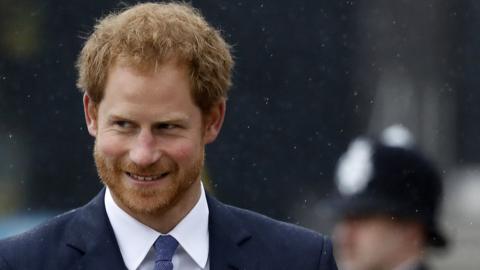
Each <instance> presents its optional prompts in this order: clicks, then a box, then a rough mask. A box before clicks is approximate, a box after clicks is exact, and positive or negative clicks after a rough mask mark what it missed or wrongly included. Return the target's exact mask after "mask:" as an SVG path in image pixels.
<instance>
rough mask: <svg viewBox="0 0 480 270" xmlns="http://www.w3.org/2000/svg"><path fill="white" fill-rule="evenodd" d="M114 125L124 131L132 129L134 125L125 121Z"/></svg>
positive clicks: (118, 121)
mask: <svg viewBox="0 0 480 270" xmlns="http://www.w3.org/2000/svg"><path fill="white" fill-rule="evenodd" d="M113 125H114V126H116V127H119V128H122V129H127V128H131V127H132V126H133V125H132V123H130V122H128V121H125V120H117V121H114V122H113Z"/></svg>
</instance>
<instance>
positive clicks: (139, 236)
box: [105, 184, 209, 269]
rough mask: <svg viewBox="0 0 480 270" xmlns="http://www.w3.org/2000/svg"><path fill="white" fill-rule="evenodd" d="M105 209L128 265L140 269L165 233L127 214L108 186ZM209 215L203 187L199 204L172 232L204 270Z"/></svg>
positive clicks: (130, 267)
mask: <svg viewBox="0 0 480 270" xmlns="http://www.w3.org/2000/svg"><path fill="white" fill-rule="evenodd" d="M105 210H106V212H107V216H108V219H109V220H110V223H111V225H112V228H113V231H114V233H115V237H116V239H117V243H118V246H119V248H120V252H121V254H122V257H123V260H124V262H125V265H126V266H127V268H128V269H137V268H138V267H139V265H140V264H141V263H142V261H143V260H144V259H145V257H146V256H147V253H148V251H149V250H150V248H151V247H152V245H153V243H154V242H155V240H157V238H158V237H159V236H160V235H161V233H159V232H157V231H155V230H154V229H152V228H150V227H148V226H146V225H144V224H142V223H141V222H139V221H138V220H136V219H135V218H133V217H132V216H130V215H129V214H127V213H126V212H125V211H123V209H121V208H120V207H119V206H118V205H117V204H116V203H115V201H114V200H113V198H112V195H111V193H110V189H108V187H107V190H106V192H105ZM208 215H209V210H208V204H207V200H206V196H205V190H204V189H203V184H202V187H201V193H200V199H199V200H198V202H197V203H196V204H195V206H194V207H193V208H192V210H191V211H190V212H189V213H188V214H187V215H186V216H185V217H184V218H183V219H182V220H181V221H180V222H179V223H178V224H177V225H176V226H175V227H174V228H173V229H172V230H171V231H170V232H169V233H168V234H169V235H171V236H173V237H174V238H175V239H176V240H177V241H178V243H179V245H180V246H182V248H183V249H184V250H185V251H186V253H187V254H188V255H189V256H190V257H191V258H192V259H193V260H194V261H195V263H196V264H197V265H198V266H199V267H201V268H202V269H203V268H205V266H206V264H207V261H208V251H209V237H208Z"/></svg>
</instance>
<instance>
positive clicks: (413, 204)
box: [334, 126, 447, 270]
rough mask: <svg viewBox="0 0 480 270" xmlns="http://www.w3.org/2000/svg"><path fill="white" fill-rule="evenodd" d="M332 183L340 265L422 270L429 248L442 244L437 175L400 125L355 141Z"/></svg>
mask: <svg viewBox="0 0 480 270" xmlns="http://www.w3.org/2000/svg"><path fill="white" fill-rule="evenodd" d="M336 184H337V189H338V194H339V200H338V201H337V203H338V205H337V206H338V207H337V209H336V211H337V212H339V213H340V215H339V219H338V223H337V224H336V225H335V228H334V240H335V243H336V245H335V247H336V250H335V251H336V258H337V262H338V263H339V268H340V269H344V270H386V269H388V270H392V269H395V270H420V269H422V270H423V269H427V267H426V265H425V263H424V256H425V253H426V251H427V248H428V247H435V248H444V247H446V245H447V241H446V239H445V237H444V236H443V234H442V233H441V232H440V231H439V229H438V225H437V212H438V208H439V205H440V202H441V198H442V182H441V177H440V175H439V173H438V171H437V170H436V169H435V167H434V166H433V164H432V163H431V162H430V161H429V160H427V159H426V158H425V157H424V156H423V155H422V154H421V153H420V152H418V151H417V150H415V148H414V147H413V144H412V139H411V136H410V135H409V133H408V131H407V130H406V129H405V128H403V127H402V126H393V127H390V128H389V129H387V130H386V131H385V132H384V133H383V136H382V137H381V138H380V139H371V138H370V139H369V138H358V139H356V140H354V141H353V142H352V143H351V145H350V147H349V149H348V151H347V152H346V153H345V154H344V155H343V156H342V157H341V158H340V160H339V162H338V165H337V172H336Z"/></svg>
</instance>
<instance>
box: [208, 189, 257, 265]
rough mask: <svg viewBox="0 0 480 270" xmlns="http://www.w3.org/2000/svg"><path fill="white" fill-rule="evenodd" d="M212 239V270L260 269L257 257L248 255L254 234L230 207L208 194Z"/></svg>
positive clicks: (209, 226)
mask: <svg viewBox="0 0 480 270" xmlns="http://www.w3.org/2000/svg"><path fill="white" fill-rule="evenodd" d="M207 202H208V208H209V210H210V217H209V225H208V228H209V235H210V236H209V237H210V270H223V269H248V270H250V269H258V261H256V259H255V258H256V257H257V256H252V255H253V254H248V253H247V251H248V250H247V246H249V245H251V244H253V243H252V241H251V240H252V234H251V233H250V232H249V231H248V230H247V229H246V227H245V226H243V222H242V220H240V219H239V218H238V217H236V216H235V215H234V213H232V210H231V208H230V207H229V206H226V205H224V204H222V203H221V202H219V201H217V200H216V199H215V198H213V197H211V196H209V195H208V194H207Z"/></svg>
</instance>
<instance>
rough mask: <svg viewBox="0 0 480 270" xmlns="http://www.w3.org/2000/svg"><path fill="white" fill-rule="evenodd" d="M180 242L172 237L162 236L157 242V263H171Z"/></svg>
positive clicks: (155, 246) (155, 245)
mask: <svg viewBox="0 0 480 270" xmlns="http://www.w3.org/2000/svg"><path fill="white" fill-rule="evenodd" d="M177 247H178V242H177V240H176V239H175V238H173V237H172V236H171V235H161V236H160V237H158V238H157V241H155V244H154V249H155V261H171V260H172V257H173V254H174V253H175V250H176V249H177Z"/></svg>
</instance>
